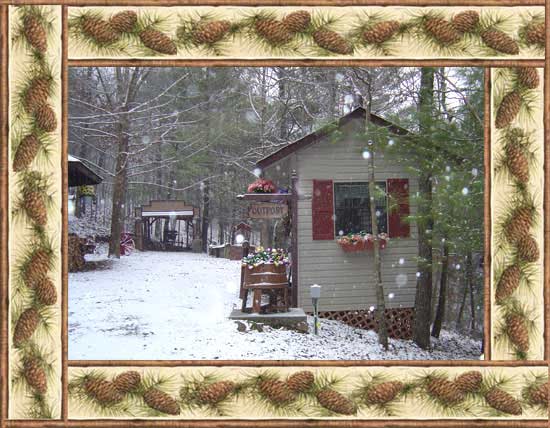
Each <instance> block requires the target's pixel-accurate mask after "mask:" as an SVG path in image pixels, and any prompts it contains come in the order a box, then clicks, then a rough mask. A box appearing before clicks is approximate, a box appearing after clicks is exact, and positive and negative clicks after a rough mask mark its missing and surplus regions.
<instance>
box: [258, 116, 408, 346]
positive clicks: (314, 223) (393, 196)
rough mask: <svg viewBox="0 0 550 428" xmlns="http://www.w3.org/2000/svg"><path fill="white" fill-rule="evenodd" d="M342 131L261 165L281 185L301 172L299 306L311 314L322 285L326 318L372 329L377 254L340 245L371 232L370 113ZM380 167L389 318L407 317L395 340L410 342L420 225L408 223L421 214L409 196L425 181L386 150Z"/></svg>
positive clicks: (374, 119)
mask: <svg viewBox="0 0 550 428" xmlns="http://www.w3.org/2000/svg"><path fill="white" fill-rule="evenodd" d="M370 120H371V123H372V125H375V126H383V127H386V128H387V129H388V131H389V134H390V135H392V134H394V135H406V134H407V133H408V131H406V130H405V129H403V128H400V127H398V126H396V125H394V124H392V123H390V122H388V121H386V120H384V119H383V118H381V117H379V116H376V115H374V114H372V115H371V118H370ZM336 126H337V128H338V130H339V131H340V133H341V136H342V138H339V139H338V140H337V141H334V139H332V138H331V131H332V130H334V126H327V127H324V128H322V129H320V130H318V131H315V132H313V133H311V134H309V135H306V136H305V137H303V138H301V139H299V140H298V141H295V142H292V143H290V144H288V145H286V146H284V147H283V148H281V149H279V150H278V151H276V152H275V153H272V154H271V155H269V156H267V157H265V158H263V159H261V160H260V161H259V162H258V163H257V165H258V167H259V168H261V170H262V172H263V176H265V177H266V178H269V179H272V180H273V181H274V182H275V183H277V184H278V185H279V186H285V185H288V184H289V183H290V182H291V175H292V172H293V171H295V172H296V174H297V186H296V188H297V192H296V193H297V198H298V202H297V206H298V209H297V233H296V235H297V236H296V237H293V247H294V248H297V250H295V251H296V253H297V257H298V260H297V266H296V267H297V271H298V273H297V275H296V278H294V280H296V279H297V282H296V283H294V284H293V289H294V290H295V292H296V294H297V299H295V302H296V303H297V306H299V307H302V308H304V309H305V310H306V311H307V312H311V311H312V304H311V299H310V295H309V293H310V286H311V285H312V284H319V285H321V286H322V295H321V300H320V311H321V313H322V315H324V316H326V317H329V318H333V319H340V320H343V321H346V322H348V323H350V324H352V325H358V326H362V327H366V328H369V327H373V325H372V323H373V322H374V321H373V314H372V311H369V309H370V308H372V307H373V306H375V305H376V290H375V280H374V272H373V253H372V251H368V250H367V251H361V252H357V253H346V252H344V251H343V250H342V248H340V246H339V245H338V243H337V238H338V237H339V235H341V234H347V233H348V232H359V231H360V230H363V231H366V232H370V231H371V225H370V208H369V207H370V206H369V199H370V198H369V195H368V179H369V162H368V161H367V160H365V159H364V157H363V151H364V149H365V143H364V142H359V141H358V140H357V137H354V135H355V136H356V135H357V133H358V132H361V130H362V129H364V126H365V110H364V109H363V108H358V109H355V110H353V111H352V112H351V113H349V114H347V115H345V116H343V117H341V118H340V119H339V120H338V121H337V123H336ZM375 163H376V173H375V177H376V182H377V184H378V185H379V186H380V187H381V188H383V189H385V191H386V196H384V197H380V198H377V200H376V204H377V206H376V209H377V211H378V212H379V213H380V216H379V218H378V220H379V229H380V231H381V232H385V233H387V234H388V236H389V240H388V241H387V245H386V247H385V248H384V249H383V250H381V264H382V280H383V284H384V290H385V294H386V307H387V308H389V310H388V311H387V315H388V317H389V318H392V317H393V318H395V317H397V318H403V317H405V318H406V319H407V321H406V324H407V326H406V327H402V326H401V327H397V328H398V329H399V328H401V329H402V331H401V333H399V331H398V332H397V333H395V332H394V334H392V336H394V337H409V336H410V321H411V317H412V312H413V311H412V308H413V307H414V300H415V288H416V268H417V261H416V257H417V254H418V248H417V246H418V243H417V228H416V225H415V224H414V222H412V223H411V222H409V221H407V217H408V216H409V215H414V214H415V212H416V207H415V205H414V204H411V203H410V197H409V195H411V194H414V193H415V192H416V191H417V188H418V180H417V177H416V176H415V175H412V174H411V173H410V172H408V171H407V169H406V167H405V166H404V165H403V164H400V163H398V162H396V161H395V159H392V157H391V156H390V155H387V154H385V153H383V152H381V151H378V152H377V154H376V156H375ZM388 197H389V198H388ZM388 200H392V201H398V203H392V206H391V208H393V209H392V210H390V209H389V208H390V207H389V204H388ZM293 275H294V273H293ZM369 323H370V324H369ZM392 323H393V321H392ZM398 324H399V323H398ZM392 325H393V324H391V323H390V329H391V327H392ZM405 330H407V331H406V332H405ZM391 333H392V332H391V331H390V334H391Z"/></svg>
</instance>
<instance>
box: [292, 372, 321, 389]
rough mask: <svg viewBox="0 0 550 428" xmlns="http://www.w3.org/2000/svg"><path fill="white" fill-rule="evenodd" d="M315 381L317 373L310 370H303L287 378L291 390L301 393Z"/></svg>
mask: <svg viewBox="0 0 550 428" xmlns="http://www.w3.org/2000/svg"><path fill="white" fill-rule="evenodd" d="M313 382H315V375H314V374H313V373H312V372H310V371H309V370H302V371H299V372H296V373H294V374H292V375H290V376H289V378H288V379H287V380H286V384H287V386H288V387H289V388H290V390H291V391H294V392H297V393H300V392H306V391H308V390H309V389H310V388H311V387H312V386H313Z"/></svg>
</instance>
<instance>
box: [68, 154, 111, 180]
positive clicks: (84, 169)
mask: <svg viewBox="0 0 550 428" xmlns="http://www.w3.org/2000/svg"><path fill="white" fill-rule="evenodd" d="M68 170H69V171H68V178H69V187H77V186H95V185H96V184H99V183H101V182H102V181H103V178H102V177H100V176H99V175H98V174H96V173H95V172H94V171H93V170H92V169H91V168H89V167H88V166H86V165H85V164H84V163H83V162H82V161H81V160H80V159H78V158H77V157H74V156H71V155H69V166H68Z"/></svg>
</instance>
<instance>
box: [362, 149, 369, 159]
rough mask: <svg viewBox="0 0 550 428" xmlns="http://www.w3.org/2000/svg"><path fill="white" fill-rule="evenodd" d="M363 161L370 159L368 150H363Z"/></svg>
mask: <svg viewBox="0 0 550 428" xmlns="http://www.w3.org/2000/svg"><path fill="white" fill-rule="evenodd" d="M363 159H370V152H369V151H368V150H363Z"/></svg>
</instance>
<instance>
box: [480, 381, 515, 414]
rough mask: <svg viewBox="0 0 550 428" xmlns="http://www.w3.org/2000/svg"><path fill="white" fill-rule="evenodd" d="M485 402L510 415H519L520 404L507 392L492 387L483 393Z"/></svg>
mask: <svg viewBox="0 0 550 428" xmlns="http://www.w3.org/2000/svg"><path fill="white" fill-rule="evenodd" d="M485 400H486V401H487V404H489V406H491V407H492V408H493V409H496V410H498V411H500V412H503V413H508V414H510V415H521V404H520V403H519V401H518V400H516V399H515V398H514V397H512V396H511V395H510V394H508V393H507V392H505V391H503V390H502V389H500V388H498V387H496V386H495V387H493V388H491V389H490V390H489V392H487V394H485Z"/></svg>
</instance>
